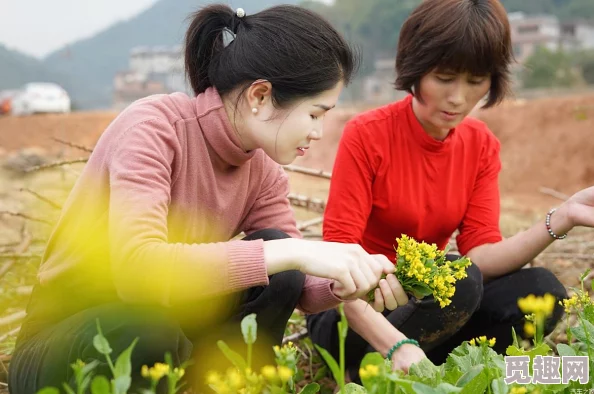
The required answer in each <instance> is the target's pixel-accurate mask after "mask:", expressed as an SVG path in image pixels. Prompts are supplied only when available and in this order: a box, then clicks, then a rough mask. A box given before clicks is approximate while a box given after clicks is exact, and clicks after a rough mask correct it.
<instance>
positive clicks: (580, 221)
mask: <svg viewBox="0 0 594 394" xmlns="http://www.w3.org/2000/svg"><path fill="white" fill-rule="evenodd" d="M563 205H566V207H567V208H566V209H567V215H568V218H569V220H570V223H571V227H572V228H573V227H575V226H584V227H594V186H592V187H589V188H587V189H583V190H580V191H579V192H577V193H575V194H574V195H573V196H571V197H570V198H569V199H568V200H567V201H566V202H565V203H564V204H563Z"/></svg>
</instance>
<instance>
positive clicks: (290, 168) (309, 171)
mask: <svg viewBox="0 0 594 394" xmlns="http://www.w3.org/2000/svg"><path fill="white" fill-rule="evenodd" d="M283 168H284V169H285V170H287V171H291V172H299V173H301V174H306V175H313V176H316V177H318V178H324V179H330V178H332V173H331V172H327V171H324V170H316V169H313V168H306V167H299V166H295V165H292V164H289V165H286V166H283Z"/></svg>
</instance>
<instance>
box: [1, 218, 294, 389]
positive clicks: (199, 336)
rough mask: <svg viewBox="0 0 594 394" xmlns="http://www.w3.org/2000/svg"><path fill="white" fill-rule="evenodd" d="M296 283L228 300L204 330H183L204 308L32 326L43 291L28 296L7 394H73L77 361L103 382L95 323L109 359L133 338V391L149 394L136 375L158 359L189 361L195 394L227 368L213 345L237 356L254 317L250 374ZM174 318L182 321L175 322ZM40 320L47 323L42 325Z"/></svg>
mask: <svg viewBox="0 0 594 394" xmlns="http://www.w3.org/2000/svg"><path fill="white" fill-rule="evenodd" d="M287 237H288V235H286V234H284V233H282V232H280V231H277V230H262V231H259V232H257V233H254V234H251V235H250V236H249V237H246V238H245V240H252V239H264V240H271V239H280V238H287ZM304 281H305V275H304V274H302V273H301V272H298V271H286V272H282V273H278V274H276V275H272V276H271V277H270V283H269V285H268V286H261V287H255V288H251V289H248V290H247V291H245V292H242V293H238V294H235V295H233V297H232V299H233V302H234V303H233V304H232V307H231V308H230V310H229V311H227V312H228V313H227V315H226V317H225V318H224V319H221V321H220V323H219V324H216V326H207V327H204V326H202V325H195V326H192V325H191V321H192V316H195V317H196V319H197V320H199V314H200V313H201V308H202V307H203V306H204V305H188V306H184V309H185V310H180V309H181V308H179V307H178V308H177V310H175V313H172V310H171V309H169V308H163V307H155V306H134V305H127V304H124V303H122V302H113V303H108V304H101V305H94V306H91V307H89V308H86V309H83V310H80V311H77V312H76V313H73V314H70V315H69V316H66V317H63V318H61V319H59V320H58V321H55V322H52V321H39V319H38V316H36V313H35V311H41V310H43V304H44V300H45V299H44V292H43V291H35V292H34V294H33V296H32V299H31V301H30V305H29V306H30V307H29V308H28V309H29V310H30V311H33V313H32V314H30V315H28V316H27V319H26V321H25V323H24V325H23V329H22V333H23V335H22V336H20V337H19V338H18V339H17V344H16V349H15V352H14V355H13V357H12V360H11V363H10V370H9V390H10V392H11V394H33V393H36V392H37V391H38V390H40V389H41V388H43V387H46V386H54V387H57V388H59V389H60V390H61V389H62V383H63V382H67V383H69V384H70V385H71V387H73V388H74V387H75V386H74V377H73V373H72V369H71V368H70V364H71V363H74V362H75V361H76V360H77V359H81V360H82V361H84V362H86V363H89V362H91V361H94V360H97V361H99V362H100V365H99V367H98V369H97V370H96V371H97V373H98V374H104V375H105V376H108V377H109V376H111V373H110V370H109V366H108V364H107V362H106V359H105V356H103V355H101V354H99V353H98V352H97V351H96V350H95V348H94V346H93V337H94V336H95V334H96V333H97V329H96V319H99V321H100V324H101V328H102V332H103V335H104V336H105V337H106V338H107V340H108V341H109V344H110V346H111V348H112V349H113V352H112V358H113V359H115V357H117V356H118V355H119V354H120V353H121V352H122V351H123V350H124V349H126V348H127V347H128V346H130V344H131V343H132V341H133V340H134V339H135V338H139V340H138V343H137V344H136V347H135V348H134V351H133V352H132V371H133V386H132V390H133V391H134V390H135V392H139V390H140V389H141V388H148V387H149V384H148V382H147V381H146V380H145V379H143V378H142V377H140V370H141V367H142V366H143V365H148V366H152V365H154V364H155V363H156V362H164V357H165V353H166V352H169V353H171V355H172V358H173V362H174V363H175V364H176V365H179V364H181V363H183V362H186V361H188V360H190V359H192V360H193V362H194V365H193V367H191V368H190V369H189V370H188V373H187V376H188V383H190V384H191V385H192V386H194V388H195V391H197V392H203V390H204V387H203V386H202V385H203V384H204V378H205V377H204V374H205V373H206V372H207V371H208V370H217V371H220V372H224V371H225V370H226V369H227V368H228V367H229V366H230V365H231V364H230V363H229V361H227V360H226V359H224V357H223V355H222V353H221V351H220V350H219V349H218V348H217V346H216V342H217V340H220V339H221V340H224V341H225V342H227V343H228V344H229V346H230V347H231V348H232V349H234V350H235V351H237V352H238V353H240V354H244V355H245V350H246V345H245V343H244V341H243V337H242V334H241V329H240V324H239V323H240V321H241V319H242V318H243V317H245V316H247V315H248V314H251V313H256V314H257V317H256V320H257V323H258V339H257V342H256V348H255V349H254V356H253V357H254V368H258V367H259V366H261V365H264V364H269V363H271V362H273V360H274V354H273V351H272V345H276V344H280V343H281V341H282V338H283V335H284V331H285V328H286V325H287V322H288V320H289V318H290V317H291V314H292V313H293V311H294V310H295V307H296V305H297V302H298V300H299V298H300V296H301V292H302V289H303V284H304ZM36 290H37V289H36ZM175 316H184V317H183V318H182V319H177V318H176V317H175ZM43 319H46V320H47V317H43ZM32 327H33V329H31V328H32ZM162 383H165V382H164V381H163V382H162ZM163 388H165V387H163ZM208 391H210V390H208ZM204 392H207V391H206V390H204Z"/></svg>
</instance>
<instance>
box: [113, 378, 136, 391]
mask: <svg viewBox="0 0 594 394" xmlns="http://www.w3.org/2000/svg"><path fill="white" fill-rule="evenodd" d="M131 385H132V378H131V377H130V376H119V377H117V378H116V379H115V380H114V381H113V393H114V394H126V393H127V392H128V389H129V388H130V386H131Z"/></svg>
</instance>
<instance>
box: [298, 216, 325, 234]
mask: <svg viewBox="0 0 594 394" xmlns="http://www.w3.org/2000/svg"><path fill="white" fill-rule="evenodd" d="M323 221H324V218H323V217H319V218H314V219H311V220H306V221H305V222H303V223H301V224H299V225H298V226H297V229H299V231H303V230H305V229H307V228H308V227H312V226H317V225H318V224H320V223H322V222H323Z"/></svg>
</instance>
